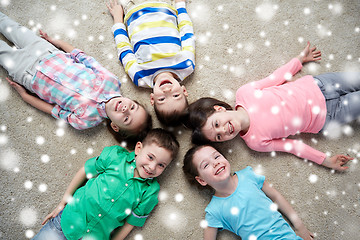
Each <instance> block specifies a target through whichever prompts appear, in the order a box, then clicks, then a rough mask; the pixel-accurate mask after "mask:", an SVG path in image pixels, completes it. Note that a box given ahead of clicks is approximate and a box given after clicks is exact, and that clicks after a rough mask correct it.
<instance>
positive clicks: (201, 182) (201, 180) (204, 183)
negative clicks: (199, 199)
mask: <svg viewBox="0 0 360 240" xmlns="http://www.w3.org/2000/svg"><path fill="white" fill-rule="evenodd" d="M195 179H196V181H198V183H200V185H201V186H204V187H205V186H206V185H207V182H205V181H204V180H203V179H202V178H201V177H199V176H196V177H195Z"/></svg>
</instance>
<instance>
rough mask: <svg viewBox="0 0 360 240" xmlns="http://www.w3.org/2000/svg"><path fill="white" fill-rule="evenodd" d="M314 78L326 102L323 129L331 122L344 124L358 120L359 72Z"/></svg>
mask: <svg viewBox="0 0 360 240" xmlns="http://www.w3.org/2000/svg"><path fill="white" fill-rule="evenodd" d="M314 78H315V80H317V84H318V86H319V88H320V90H321V91H322V93H323V94H324V96H325V100H326V108H327V115H326V121H325V125H324V128H323V129H325V128H326V126H327V125H328V124H329V123H330V122H332V121H336V122H337V123H340V124H346V123H349V122H351V121H354V120H356V119H360V72H346V73H325V74H321V75H318V76H315V77H314Z"/></svg>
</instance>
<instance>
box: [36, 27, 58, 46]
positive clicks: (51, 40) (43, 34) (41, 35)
mask: <svg viewBox="0 0 360 240" xmlns="http://www.w3.org/2000/svg"><path fill="white" fill-rule="evenodd" d="M39 33H40V37H41V38H43V39H45V40H46V41H48V42H49V43H53V41H54V39H52V38H51V37H50V36H49V35H48V34H47V33H46V32H43V31H41V29H39ZM54 45H55V44H54Z"/></svg>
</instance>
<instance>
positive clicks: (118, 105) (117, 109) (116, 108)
mask: <svg viewBox="0 0 360 240" xmlns="http://www.w3.org/2000/svg"><path fill="white" fill-rule="evenodd" d="M120 107H121V101H118V102H117V103H116V104H115V111H119V109H120Z"/></svg>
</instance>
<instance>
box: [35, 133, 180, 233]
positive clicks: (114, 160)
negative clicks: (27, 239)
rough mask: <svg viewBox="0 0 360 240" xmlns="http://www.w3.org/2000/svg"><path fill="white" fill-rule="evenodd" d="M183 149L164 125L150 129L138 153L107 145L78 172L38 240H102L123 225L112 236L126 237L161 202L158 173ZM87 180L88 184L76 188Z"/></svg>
mask: <svg viewBox="0 0 360 240" xmlns="http://www.w3.org/2000/svg"><path fill="white" fill-rule="evenodd" d="M178 150H179V143H178V142H177V140H176V138H175V137H174V136H173V135H172V134H171V133H169V132H168V131H165V130H163V129H153V130H151V131H150V132H149V133H148V134H147V136H146V137H145V139H144V140H143V141H142V142H138V143H137V144H136V146H135V151H134V152H128V151H127V150H126V149H124V148H122V147H120V146H111V147H105V148H104V150H103V151H102V153H101V154H100V156H98V157H94V158H91V159H89V160H88V161H86V163H85V166H84V167H82V168H81V169H80V170H79V171H78V172H77V173H76V175H75V177H74V178H73V179H72V181H71V183H70V185H69V186H68V188H67V189H66V191H65V194H64V196H63V198H62V200H61V202H60V204H59V205H58V206H57V207H56V208H55V209H54V211H52V212H51V213H50V214H49V215H47V216H46V217H45V220H44V221H43V223H42V224H43V225H44V224H45V223H46V222H47V221H48V220H49V221H48V223H47V224H46V225H45V226H44V227H43V228H42V229H41V230H40V232H39V233H38V234H37V235H36V236H35V237H34V239H36V240H39V239H55V240H57V239H68V240H70V239H74V240H75V239H76V240H78V239H80V238H82V239H83V240H85V239H92V240H103V239H110V235H111V233H112V232H113V230H115V229H116V228H118V227H121V228H120V229H119V231H116V233H115V234H114V238H113V239H116V240H119V239H124V238H125V237H126V236H127V235H128V234H129V233H130V231H131V230H132V229H133V227H134V226H138V227H141V226H143V225H144V223H145V220H146V218H147V216H148V214H149V213H150V212H151V211H152V209H153V208H154V207H155V205H156V204H157V203H158V199H157V196H158V193H159V190H160V186H159V184H158V182H157V180H156V177H157V176H159V175H160V174H161V173H162V172H163V171H164V170H165V168H166V167H167V166H168V165H169V164H170V162H171V160H172V159H173V158H175V157H176V155H177V153H178ZM86 178H87V179H88V181H87V183H86V184H85V185H84V186H83V187H81V188H79V189H77V188H78V187H79V186H80V185H81V184H82V183H83V182H84V180H85V179H86ZM76 189H77V190H76ZM74 192H75V193H74ZM60 220H61V222H60Z"/></svg>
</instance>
